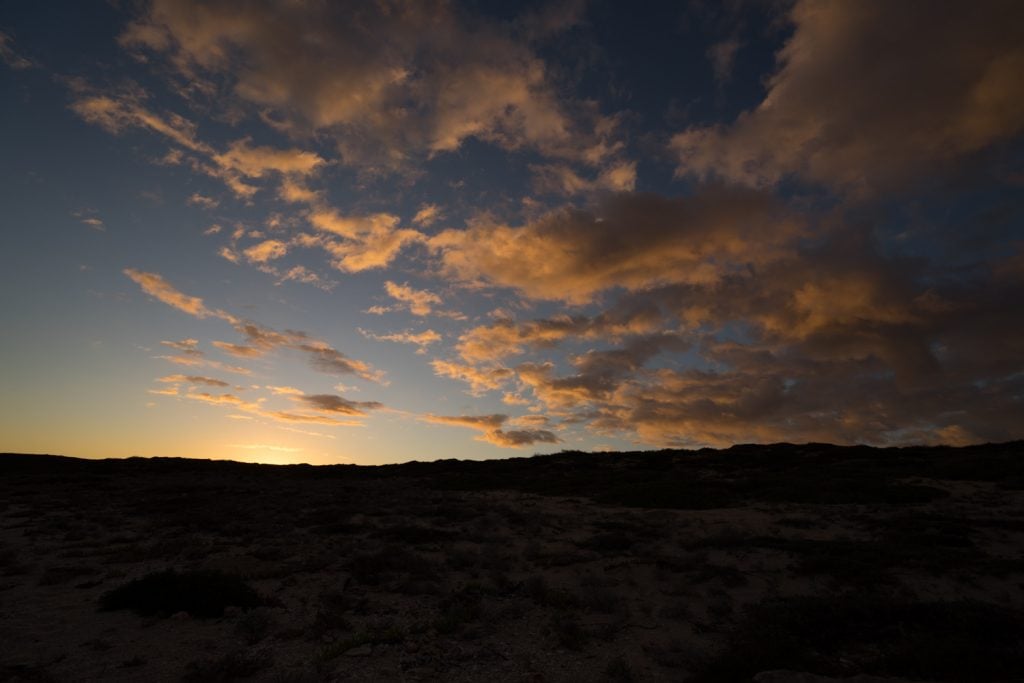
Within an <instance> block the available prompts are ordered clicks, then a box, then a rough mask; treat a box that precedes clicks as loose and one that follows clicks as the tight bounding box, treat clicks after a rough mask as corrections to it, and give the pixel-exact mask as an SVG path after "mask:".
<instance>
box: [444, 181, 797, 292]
mask: <svg viewBox="0 0 1024 683" xmlns="http://www.w3.org/2000/svg"><path fill="white" fill-rule="evenodd" d="M800 234H801V226H800V224H799V222H798V220H797V219H796V218H795V217H793V216H791V215H789V214H788V213H787V212H786V211H785V210H784V209H782V207H781V206H780V205H779V204H778V203H777V202H776V201H775V200H774V199H772V198H771V197H769V196H768V195H766V194H762V193H758V192H754V191H749V190H742V189H736V190H729V189H723V188H705V189H704V190H702V191H701V192H699V193H698V194H696V195H694V196H692V197H685V198H666V197H660V196H657V195H645V194H618V195H612V196H610V197H608V198H606V199H605V200H604V201H603V202H601V204H600V205H599V206H598V207H597V208H596V209H595V210H581V209H574V208H565V209H562V210H559V211H554V212H552V213H549V214H547V215H545V216H543V217H541V218H540V219H538V220H536V221H534V222H531V223H528V224H527V225H525V226H522V227H518V228H516V227H509V226H505V225H499V224H493V223H488V222H477V223H475V224H472V225H471V226H470V227H469V228H468V229H466V230H446V231H444V232H442V233H440V234H438V235H437V236H435V237H433V238H431V239H430V240H429V242H428V244H429V245H430V247H431V248H432V249H433V250H434V251H435V252H436V253H437V254H439V255H440V257H441V259H442V263H443V267H444V269H445V270H446V271H447V273H448V274H449V275H452V276H455V277H458V278H461V279H462V280H464V281H469V282H484V283H488V284H492V285H496V286H502V287H512V288H515V289H518V290H520V291H522V292H523V293H524V294H526V295H527V296H530V297H533V298H538V299H552V300H563V301H569V302H572V303H586V302H589V301H591V300H592V299H593V298H594V296H595V295H597V294H598V293H599V292H602V291H605V290H608V289H611V288H613V287H624V288H627V289H631V290H636V289H643V288H647V287H651V286H656V285H659V284H665V283H673V282H688V283H706V282H714V281H716V280H719V279H720V278H722V277H725V276H726V275H729V274H730V273H733V272H737V271H742V270H745V269H747V268H749V267H751V266H758V265H761V264H765V263H770V262H772V261H774V260H777V259H779V258H781V257H782V256H784V255H786V254H788V253H791V252H792V243H793V241H794V240H795V238H796V237H797V236H798V235H800Z"/></svg>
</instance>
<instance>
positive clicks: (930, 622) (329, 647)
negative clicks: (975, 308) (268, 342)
mask: <svg viewBox="0 0 1024 683" xmlns="http://www.w3.org/2000/svg"><path fill="white" fill-rule="evenodd" d="M1022 551H1024V443H1022V442H1016V443H1011V444H1002V445H989V446H978V447H968V448H962V449H947V448H932V449H926V448H916V449H869V448H864V447H854V448H838V447H834V446H827V445H817V444H810V445H803V446H794V445H787V444H779V445H773V446H741V447H735V448H733V449H729V450H724V451H710V450H704V451H696V452H688V451H661V452H650V453H615V454H586V453H564V454H559V455H556V456H539V457H534V458H519V459H511V460H503V461H491V462H484V463H475V462H456V461H442V462H438V463H409V464H406V465H396V466H387V467H378V468H365V467H354V466H337V467H310V466H293V467H273V466H259V465H244V464H240V463H227V462H210V461H195V460H183V459H152V460H146V459H129V460H106V461H86V460H76V459H71V458H58V457H53V456H23V455H11V454H6V455H0V642H2V643H4V645H3V647H2V648H0V681H3V680H10V681H49V680H55V681H72V680H75V681H81V680H104V681H138V680H146V681H163V680H170V681H177V680H190V681H211V680H212V681H216V680H235V679H248V680H253V681H280V682H285V681H290V682H301V681H331V680H337V681H435V680H444V681H481V680H486V681H488V682H494V683H497V682H499V681H570V680H571V681H580V680H586V681H601V680H607V681H661V680H665V681H693V682H694V683H707V682H719V681H722V682H725V681H750V680H755V679H756V680H758V681H764V682H768V681H774V682H778V681H797V680H800V681H825V680H828V681H831V680H834V679H845V680H849V681H877V680H911V681H1001V680H1005V681H1012V680H1022V679H1024V642H1022V639H1021V634H1024V553H1022ZM144 577H149V578H148V579H146V582H142V583H139V582H138V581H137V580H139V579H143V578H144ZM161 582H163V583H161ZM172 584H173V587H172ZM249 589H252V590H251V591H250V590H249ZM246 591H248V592H246ZM246 596H248V597H246ZM147 600H148V601H149V602H147ZM154 601H155V602H154ZM770 672H774V673H770ZM795 672H804V673H799V674H798V673H795ZM811 674H814V675H811ZM875 677H877V678H875Z"/></svg>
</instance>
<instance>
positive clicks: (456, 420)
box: [422, 414, 561, 448]
mask: <svg viewBox="0 0 1024 683" xmlns="http://www.w3.org/2000/svg"><path fill="white" fill-rule="evenodd" d="M422 419H424V420H425V421H427V422H433V423H435V424H446V425H454V426H457V427H469V428H470V429H476V430H478V431H480V432H482V434H481V435H480V436H478V437H477V439H478V440H479V441H486V442H487V443H491V444H494V445H495V446H502V447H506V448H518V447H520V446H529V445H531V444H535V443H560V442H561V439H559V438H558V437H557V436H556V435H555V434H554V433H553V432H550V431H548V430H546V429H513V430H504V429H502V425H504V424H505V423H506V422H507V421H508V419H509V418H508V415H502V414H494V415H426V416H424V417H423V418H422Z"/></svg>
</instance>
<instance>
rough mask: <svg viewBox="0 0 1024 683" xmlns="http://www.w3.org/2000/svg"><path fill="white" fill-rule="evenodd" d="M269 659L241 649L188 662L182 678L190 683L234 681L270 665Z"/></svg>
mask: <svg viewBox="0 0 1024 683" xmlns="http://www.w3.org/2000/svg"><path fill="white" fill-rule="evenodd" d="M271 663H272V662H271V661H270V659H269V658H268V657H267V656H265V655H263V654H253V653H250V652H245V651H242V650H236V651H233V652H229V653H227V654H225V655H221V656H219V657H214V658H212V659H204V660H201V661H195V662H191V663H189V665H188V667H187V668H186V670H185V675H184V676H183V677H182V680H184V681H187V682H189V683H191V682H192V681H194V682H195V683H200V682H202V683H212V682H213V681H234V680H237V679H239V678H252V677H253V676H255V675H256V674H258V673H260V672H261V671H264V670H265V669H268V668H269V667H270V666H271Z"/></svg>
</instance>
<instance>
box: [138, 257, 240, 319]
mask: <svg viewBox="0 0 1024 683" xmlns="http://www.w3.org/2000/svg"><path fill="white" fill-rule="evenodd" d="M123 272H124V274H125V275H127V276H128V277H129V278H131V279H132V281H134V282H135V283H136V284H137V285H139V286H140V287H142V291H144V292H145V293H146V294H149V295H150V296H151V297H153V298H154V299H157V300H158V301H162V302H163V303H165V304H167V305H168V306H171V307H173V308H177V309H178V310H179V311H183V312H185V313H188V314H189V315H192V316H195V317H197V318H208V317H211V316H213V317H217V318H224V319H225V320H229V319H231V317H230V316H228V315H227V314H226V313H224V312H222V311H211V310H209V309H208V308H206V306H205V305H204V304H203V300H202V299H200V298H199V297H197V296H188V295H187V294H182V293H181V292H179V291H178V290H177V289H175V288H174V287H173V286H172V285H171V284H170V283H169V282H167V280H165V279H163V277H161V276H160V275H157V274H156V273H146V272H143V271H141V270H136V269H134V268H125V269H124V271H123Z"/></svg>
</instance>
